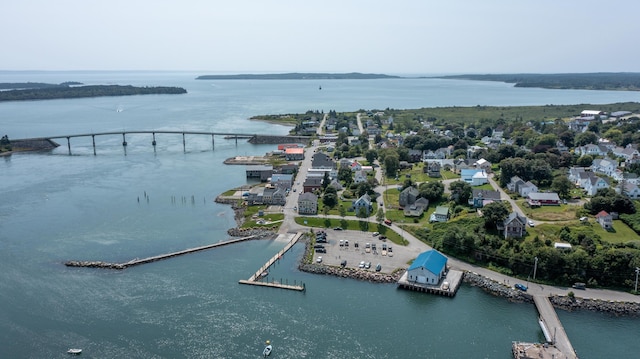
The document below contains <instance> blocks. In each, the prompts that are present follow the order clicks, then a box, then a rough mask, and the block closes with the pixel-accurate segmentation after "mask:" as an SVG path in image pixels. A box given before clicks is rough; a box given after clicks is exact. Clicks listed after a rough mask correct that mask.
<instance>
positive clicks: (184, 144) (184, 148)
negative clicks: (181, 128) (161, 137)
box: [182, 132, 187, 152]
mask: <svg viewBox="0 0 640 359" xmlns="http://www.w3.org/2000/svg"><path fill="white" fill-rule="evenodd" d="M182 152H187V142H186V141H185V140H184V132H183V133H182Z"/></svg>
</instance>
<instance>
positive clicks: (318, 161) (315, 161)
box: [311, 152, 336, 169]
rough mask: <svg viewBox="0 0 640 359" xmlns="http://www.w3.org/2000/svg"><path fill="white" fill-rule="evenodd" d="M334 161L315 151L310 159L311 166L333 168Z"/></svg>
mask: <svg viewBox="0 0 640 359" xmlns="http://www.w3.org/2000/svg"><path fill="white" fill-rule="evenodd" d="M335 167H336V165H335V162H333V160H332V159H331V157H329V156H328V155H326V154H324V153H322V152H317V153H315V154H314V155H313V157H312V159H311V168H328V169H331V168H335Z"/></svg>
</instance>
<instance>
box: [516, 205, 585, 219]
mask: <svg viewBox="0 0 640 359" xmlns="http://www.w3.org/2000/svg"><path fill="white" fill-rule="evenodd" d="M516 203H517V204H518V206H519V207H520V208H521V209H522V211H523V212H524V214H525V215H526V216H527V217H529V218H531V219H535V220H538V221H570V220H574V219H576V212H577V211H578V210H579V209H580V208H581V207H580V206H573V205H566V204H561V205H559V206H540V207H535V208H529V207H528V205H527V204H526V201H525V200H520V201H516Z"/></svg>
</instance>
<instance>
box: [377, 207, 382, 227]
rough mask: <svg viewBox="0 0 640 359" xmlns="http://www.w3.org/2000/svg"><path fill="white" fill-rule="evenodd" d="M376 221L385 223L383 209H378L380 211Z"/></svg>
mask: <svg viewBox="0 0 640 359" xmlns="http://www.w3.org/2000/svg"><path fill="white" fill-rule="evenodd" d="M376 221H378V223H382V222H384V209H383V208H382V207H378V211H377V212H376Z"/></svg>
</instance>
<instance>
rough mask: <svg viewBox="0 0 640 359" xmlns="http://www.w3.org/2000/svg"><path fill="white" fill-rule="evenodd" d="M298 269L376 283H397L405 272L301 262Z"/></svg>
mask: <svg viewBox="0 0 640 359" xmlns="http://www.w3.org/2000/svg"><path fill="white" fill-rule="evenodd" d="M298 269H299V270H301V271H303V272H307V273H314V274H325V275H332V276H335V277H341V278H352V279H357V280H362V281H367V282H375V283H396V282H397V281H398V280H399V279H400V277H401V276H402V273H404V270H399V271H395V272H394V273H391V274H385V273H380V272H370V271H367V270H362V269H355V268H342V267H334V266H327V265H322V264H307V263H301V264H300V265H299V266H298Z"/></svg>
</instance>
